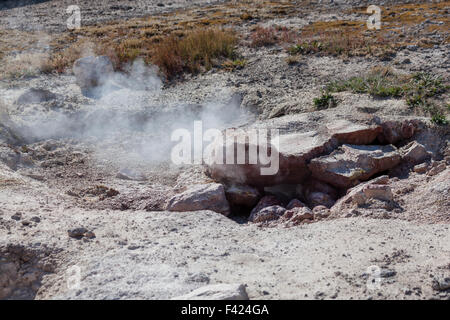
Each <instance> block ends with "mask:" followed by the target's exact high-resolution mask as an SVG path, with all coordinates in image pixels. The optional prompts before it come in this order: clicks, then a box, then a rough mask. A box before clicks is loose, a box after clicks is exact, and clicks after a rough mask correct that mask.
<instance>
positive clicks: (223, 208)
mask: <svg viewBox="0 0 450 320" xmlns="http://www.w3.org/2000/svg"><path fill="white" fill-rule="evenodd" d="M166 208H167V210H168V211H181V212H183V211H198V210H212V211H215V212H218V213H221V214H223V215H225V216H227V215H228V214H229V213H230V206H229V204H228V201H227V199H226V197H225V190H224V188H223V186H222V185H221V184H219V183H210V184H200V185H195V186H193V187H191V188H189V189H188V190H186V191H185V192H183V193H180V194H177V195H175V196H173V197H172V198H171V199H170V200H169V201H168V203H167V207H166Z"/></svg>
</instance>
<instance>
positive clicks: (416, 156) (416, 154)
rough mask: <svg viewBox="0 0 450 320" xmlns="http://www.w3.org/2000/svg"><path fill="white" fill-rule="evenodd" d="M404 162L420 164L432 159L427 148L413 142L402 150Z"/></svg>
mask: <svg viewBox="0 0 450 320" xmlns="http://www.w3.org/2000/svg"><path fill="white" fill-rule="evenodd" d="M400 154H401V156H402V160H404V161H407V162H409V163H411V164H418V163H421V162H423V161H424V160H426V159H428V158H430V157H431V155H430V154H429V153H428V152H427V150H426V149H425V147H424V146H423V145H421V144H420V143H418V142H416V141H413V142H411V143H409V144H407V145H406V146H404V147H403V148H401V149H400Z"/></svg>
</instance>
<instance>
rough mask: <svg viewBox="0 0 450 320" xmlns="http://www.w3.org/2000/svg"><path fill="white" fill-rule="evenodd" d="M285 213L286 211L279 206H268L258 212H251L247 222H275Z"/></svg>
mask: <svg viewBox="0 0 450 320" xmlns="http://www.w3.org/2000/svg"><path fill="white" fill-rule="evenodd" d="M285 211H286V209H285V208H283V207H281V206H277V205H275V206H269V207H265V208H263V209H261V210H258V211H253V212H252V213H251V214H250V217H249V218H248V220H249V221H251V222H254V223H258V222H266V221H271V220H277V219H279V218H280V217H281V216H282V215H283V214H284V212H285Z"/></svg>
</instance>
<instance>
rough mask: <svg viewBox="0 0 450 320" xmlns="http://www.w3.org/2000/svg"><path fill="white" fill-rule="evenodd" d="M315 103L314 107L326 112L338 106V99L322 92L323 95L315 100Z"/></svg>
mask: <svg viewBox="0 0 450 320" xmlns="http://www.w3.org/2000/svg"><path fill="white" fill-rule="evenodd" d="M313 102H314V107H315V108H316V109H317V110H324V109H329V108H334V107H336V106H337V100H336V98H335V97H334V96H333V95H332V94H331V93H329V92H322V95H321V96H320V97H318V98H314V101H313Z"/></svg>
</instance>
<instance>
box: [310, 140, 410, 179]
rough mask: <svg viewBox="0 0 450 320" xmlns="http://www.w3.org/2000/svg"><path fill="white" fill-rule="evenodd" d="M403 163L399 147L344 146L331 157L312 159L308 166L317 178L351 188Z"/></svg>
mask: <svg viewBox="0 0 450 320" xmlns="http://www.w3.org/2000/svg"><path fill="white" fill-rule="evenodd" d="M400 160H401V157H400V154H399V152H398V150H397V148H396V147H394V146H392V145H387V146H373V145H370V146H357V145H343V146H341V147H339V148H338V149H337V150H335V151H333V152H332V153H331V154H330V155H327V156H323V157H319V158H316V159H313V160H312V161H311V163H310V164H309V166H308V167H309V169H310V170H311V172H312V175H313V177H314V178H316V179H319V180H321V181H325V182H327V183H329V184H331V185H333V186H336V187H342V188H348V187H351V186H354V185H356V184H358V183H359V182H361V181H365V180H368V179H369V178H370V177H372V176H373V175H374V174H376V173H379V172H383V171H385V170H388V169H391V168H393V167H395V166H396V165H398V164H399V162H400Z"/></svg>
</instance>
